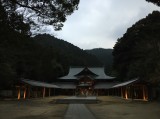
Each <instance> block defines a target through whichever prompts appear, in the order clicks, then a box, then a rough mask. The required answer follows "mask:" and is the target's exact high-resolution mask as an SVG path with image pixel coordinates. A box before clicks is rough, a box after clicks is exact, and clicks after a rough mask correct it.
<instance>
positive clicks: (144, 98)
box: [142, 86, 146, 100]
mask: <svg viewBox="0 0 160 119" xmlns="http://www.w3.org/2000/svg"><path fill="white" fill-rule="evenodd" d="M142 87H143V100H146V95H145V87H144V86H142Z"/></svg>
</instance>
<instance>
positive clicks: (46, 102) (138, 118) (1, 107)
mask: <svg viewBox="0 0 160 119" xmlns="http://www.w3.org/2000/svg"><path fill="white" fill-rule="evenodd" d="M63 97H64V96H57V97H50V98H44V99H42V98H39V99H29V100H20V101H18V100H5V101H4V100H1V101H0V119H63V118H64V116H65V114H66V110H67V108H68V105H67V104H55V103H54V99H57V98H63ZM98 99H99V100H100V102H99V103H97V104H87V105H86V106H87V107H88V109H89V110H90V111H91V112H92V113H93V114H94V116H95V117H96V118H97V119H159V117H160V103H159V102H144V101H131V100H124V99H121V98H119V97H108V96H100V97H98Z"/></svg>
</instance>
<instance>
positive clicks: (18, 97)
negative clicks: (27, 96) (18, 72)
mask: <svg viewBox="0 0 160 119" xmlns="http://www.w3.org/2000/svg"><path fill="white" fill-rule="evenodd" d="M20 98H21V89H20V87H18V95H17V99H18V100H19V99H20Z"/></svg>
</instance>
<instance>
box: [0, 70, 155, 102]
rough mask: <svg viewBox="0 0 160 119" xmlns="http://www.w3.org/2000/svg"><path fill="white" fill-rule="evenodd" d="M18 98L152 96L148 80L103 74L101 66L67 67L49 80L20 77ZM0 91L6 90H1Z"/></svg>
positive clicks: (16, 90)
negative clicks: (59, 75)
mask: <svg viewBox="0 0 160 119" xmlns="http://www.w3.org/2000/svg"><path fill="white" fill-rule="evenodd" d="M14 92H15V93H14V94H15V95H14V96H16V97H17V98H18V99H21V98H23V99H25V98H36V97H43V98H44V97H48V96H55V95H68V96H101V95H103V96H119V97H121V98H124V99H134V100H137V99H138V100H139V99H140V100H144V101H148V100H151V99H153V98H154V97H155V93H154V92H155V91H154V88H153V87H152V86H151V85H150V83H148V82H146V81H144V80H142V79H139V78H135V79H131V80H129V81H125V82H120V81H117V79H116V78H115V77H111V76H108V75H106V74H105V72H104V68H103V67H70V69H69V72H68V75H66V76H63V77H59V78H58V79H57V80H54V82H52V83H47V82H40V81H34V80H29V79H21V80H20V83H18V84H17V85H16V86H15V90H14ZM0 94H1V95H2V94H6V93H3V92H2V91H1V92H0Z"/></svg>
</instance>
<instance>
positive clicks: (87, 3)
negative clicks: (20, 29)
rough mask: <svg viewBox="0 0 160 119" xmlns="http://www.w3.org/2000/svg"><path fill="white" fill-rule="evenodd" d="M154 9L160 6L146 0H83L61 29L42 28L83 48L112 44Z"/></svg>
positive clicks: (111, 45) (108, 46) (107, 46)
mask: <svg viewBox="0 0 160 119" xmlns="http://www.w3.org/2000/svg"><path fill="white" fill-rule="evenodd" d="M153 10H160V8H158V7H157V6H155V5H153V4H152V3H147V2H146V1H145V0H81V1H80V4H79V10H78V11H75V12H74V13H73V14H72V15H71V16H69V17H68V18H67V21H66V22H65V23H64V27H63V29H62V31H58V32H55V31H54V30H53V29H52V27H51V26H50V27H49V30H47V27H46V26H45V29H42V30H43V32H45V31H46V32H47V33H51V34H56V35H57V37H59V38H61V39H63V40H66V41H68V42H70V43H72V44H74V45H76V46H78V47H80V48H82V49H91V48H97V47H103V48H113V46H114V44H115V42H116V40H117V39H118V38H120V37H122V36H123V34H124V33H125V32H126V30H127V28H129V27H131V26H132V25H133V24H135V23H136V22H137V21H138V20H140V19H142V18H144V17H146V16H147V15H148V14H149V13H151V12H152V11H153Z"/></svg>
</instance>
